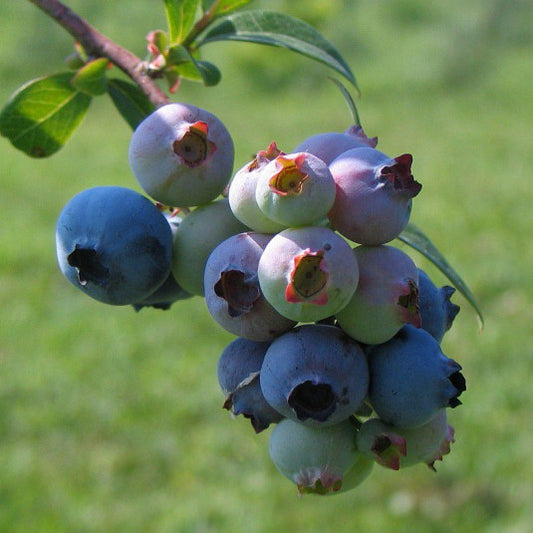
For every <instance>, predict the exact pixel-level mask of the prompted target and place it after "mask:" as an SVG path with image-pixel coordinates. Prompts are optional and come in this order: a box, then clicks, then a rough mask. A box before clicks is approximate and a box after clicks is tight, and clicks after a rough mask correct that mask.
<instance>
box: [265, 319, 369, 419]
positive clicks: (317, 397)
mask: <svg viewBox="0 0 533 533" xmlns="http://www.w3.org/2000/svg"><path fill="white" fill-rule="evenodd" d="M260 381H261V389H262V391H263V394H264V396H265V398H266V400H267V401H268V403H270V405H271V406H272V407H273V408H274V409H276V411H278V412H280V413H281V414H282V415H284V416H286V417H287V418H291V419H292V420H295V421H297V422H301V423H304V424H306V425H310V426H326V425H332V424H336V423H338V422H340V421H342V420H345V419H346V418H348V417H349V416H350V415H351V414H353V413H354V412H355V411H357V409H358V408H359V407H360V406H361V404H362V403H363V401H364V399H365V398H366V396H367V393H368V383H369V374H368V365H367V361H366V357H365V354H364V352H363V350H362V349H361V347H360V346H359V344H358V343H356V342H355V341H354V340H352V339H350V338H349V337H348V336H347V335H346V334H345V333H344V332H343V331H342V330H341V329H340V328H337V327H335V326H328V325H323V324H305V325H302V326H298V327H296V328H294V329H292V330H290V331H288V332H287V333H284V334H283V335H281V336H280V337H278V338H277V339H275V340H274V341H273V342H272V344H271V345H270V347H269V348H268V350H267V352H266V355H265V360H264V361H263V366H262V367H261V377H260Z"/></svg>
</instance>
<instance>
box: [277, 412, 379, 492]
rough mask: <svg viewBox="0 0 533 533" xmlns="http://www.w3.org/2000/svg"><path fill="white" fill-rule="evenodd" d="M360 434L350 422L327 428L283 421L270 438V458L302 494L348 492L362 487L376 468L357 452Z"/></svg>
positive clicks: (370, 461) (346, 421) (345, 421)
mask: <svg viewBox="0 0 533 533" xmlns="http://www.w3.org/2000/svg"><path fill="white" fill-rule="evenodd" d="M356 433H357V429H356V428H355V426H354V425H353V424H352V423H351V421H350V420H344V421H343V422H341V423H339V424H336V425H334V426H328V427H325V428H310V427H306V426H304V425H302V424H299V423H297V422H293V421H292V420H288V419H286V420H282V421H281V422H280V423H279V424H278V425H277V426H276V427H275V428H274V430H273V431H272V434H271V436H270V442H269V451H270V457H271V459H272V461H273V463H274V464H275V465H276V468H277V469H278V470H279V471H280V472H281V473H282V474H283V475H284V476H285V477H287V478H288V479H290V480H291V481H292V482H293V483H294V484H295V485H296V486H297V487H298V492H299V493H300V494H309V493H310V494H320V495H324V494H335V493H339V492H344V491H346V490H350V489H353V488H355V487H356V486H357V485H359V484H360V483H362V482H363V481H364V480H365V479H366V478H367V477H368V475H369V474H370V472H371V470H372V466H373V461H372V460H370V459H369V458H367V457H365V456H364V455H363V454H361V453H360V452H359V451H358V450H357V447H356V444H355V438H356Z"/></svg>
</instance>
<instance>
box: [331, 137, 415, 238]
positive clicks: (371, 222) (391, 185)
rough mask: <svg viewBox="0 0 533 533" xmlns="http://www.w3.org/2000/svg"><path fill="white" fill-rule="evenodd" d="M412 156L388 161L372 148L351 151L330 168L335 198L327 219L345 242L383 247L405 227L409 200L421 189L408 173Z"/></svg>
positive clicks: (409, 211) (388, 158)
mask: <svg viewBox="0 0 533 533" xmlns="http://www.w3.org/2000/svg"><path fill="white" fill-rule="evenodd" d="M411 163H412V157H411V155H410V154H404V155H401V156H399V157H396V158H395V159H392V158H390V157H389V156H387V155H385V154H384V153H382V152H380V151H378V150H376V149H375V148H369V147H367V148H354V149H352V150H348V151H347V152H344V153H342V154H341V155H339V156H338V157H337V158H336V159H334V160H333V162H332V163H331V164H330V165H329V168H330V171H331V174H332V175H333V179H334V180H335V183H336V185H337V195H336V197H335V202H334V204H333V207H332V209H331V210H330V212H329V219H330V221H331V223H332V225H333V227H334V228H335V229H336V230H337V231H338V232H339V233H340V234H341V235H343V236H344V237H346V238H347V239H349V240H351V241H354V242H356V243H359V244H384V243H387V242H389V241H392V240H393V239H395V238H396V237H397V236H398V235H399V234H400V233H401V232H402V230H403V229H404V228H405V226H406V225H407V222H408V221H409V217H410V214H411V207H412V198H414V197H415V196H416V195H417V194H418V193H419V192H420V189H421V188H422V186H421V185H420V184H419V183H418V182H416V181H415V180H414V178H413V176H412V174H411Z"/></svg>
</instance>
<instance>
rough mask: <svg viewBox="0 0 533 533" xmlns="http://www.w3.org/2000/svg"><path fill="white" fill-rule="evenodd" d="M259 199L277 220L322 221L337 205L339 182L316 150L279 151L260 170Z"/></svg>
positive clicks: (309, 223) (296, 223)
mask: <svg viewBox="0 0 533 533" xmlns="http://www.w3.org/2000/svg"><path fill="white" fill-rule="evenodd" d="M255 199H256V201H257V205H258V206H259V208H260V209H261V211H262V212H263V213H264V214H265V215H266V216H267V217H268V218H270V219H271V220H274V221H275V222H278V223H280V224H285V225H287V226H313V225H319V224H320V223H322V222H324V221H325V220H326V218H327V217H326V215H327V213H328V211H329V210H330V208H331V206H332V205H333V200H334V199H335V182H334V181H333V176H332V175H331V172H330V171H329V168H328V166H327V165H326V164H325V163H324V162H323V161H322V160H320V159H319V158H318V157H316V156H314V155H312V154H308V153H306V152H298V153H293V154H284V155H279V156H278V157H276V159H274V160H273V161H271V162H270V163H269V164H268V165H267V166H265V167H264V168H263V169H262V171H261V173H260V174H259V177H258V180H257V187H256V195H255Z"/></svg>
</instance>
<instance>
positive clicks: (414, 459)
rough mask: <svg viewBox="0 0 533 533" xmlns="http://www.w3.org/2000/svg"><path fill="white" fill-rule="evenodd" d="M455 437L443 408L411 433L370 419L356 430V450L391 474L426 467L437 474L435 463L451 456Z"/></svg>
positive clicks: (410, 430)
mask: <svg viewBox="0 0 533 533" xmlns="http://www.w3.org/2000/svg"><path fill="white" fill-rule="evenodd" d="M454 435H455V431H454V429H453V427H452V426H450V425H449V424H448V422H447V413H446V409H445V408H443V409H440V410H439V411H437V413H436V414H435V416H434V417H433V418H432V419H431V420H429V421H428V422H426V423H425V424H422V425H421V426H417V427H415V428H410V429H405V428H404V429H402V428H398V427H395V426H393V425H391V424H387V423H385V422H383V420H380V419H379V418H371V419H369V420H367V421H366V422H364V423H363V425H362V426H361V427H360V428H359V431H358V433H357V447H358V449H359V451H360V452H361V453H363V454H365V455H366V456H367V457H370V458H372V459H374V460H375V461H376V462H377V463H378V464H380V465H382V466H384V467H386V468H390V469H392V470H399V469H400V468H406V467H408V466H412V465H415V464H419V463H425V464H427V465H428V467H429V468H430V469H431V470H433V471H436V469H435V466H434V465H435V461H442V459H443V457H444V455H446V454H448V453H450V446H451V444H452V443H453V442H454Z"/></svg>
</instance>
